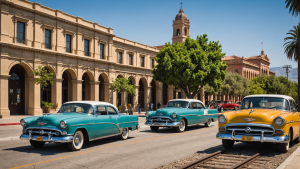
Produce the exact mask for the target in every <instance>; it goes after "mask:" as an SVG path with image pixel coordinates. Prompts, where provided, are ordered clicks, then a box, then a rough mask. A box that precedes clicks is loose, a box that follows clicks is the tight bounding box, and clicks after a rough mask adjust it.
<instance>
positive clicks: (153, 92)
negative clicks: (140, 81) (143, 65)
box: [151, 80, 156, 110]
mask: <svg viewBox="0 0 300 169" xmlns="http://www.w3.org/2000/svg"><path fill="white" fill-rule="evenodd" d="M151 103H153V110H156V84H155V81H154V80H152V81H151Z"/></svg>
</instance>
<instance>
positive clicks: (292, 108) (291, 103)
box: [289, 100, 294, 111]
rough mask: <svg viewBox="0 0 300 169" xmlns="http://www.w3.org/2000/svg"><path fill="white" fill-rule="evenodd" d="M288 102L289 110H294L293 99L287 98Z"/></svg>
mask: <svg viewBox="0 0 300 169" xmlns="http://www.w3.org/2000/svg"><path fill="white" fill-rule="evenodd" d="M289 102H290V111H293V110H294V105H293V100H289Z"/></svg>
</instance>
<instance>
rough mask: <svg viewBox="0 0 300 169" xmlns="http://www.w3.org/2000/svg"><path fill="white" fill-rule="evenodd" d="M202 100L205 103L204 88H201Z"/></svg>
mask: <svg viewBox="0 0 300 169" xmlns="http://www.w3.org/2000/svg"><path fill="white" fill-rule="evenodd" d="M199 99H200V101H201V102H202V103H203V104H204V105H205V93H204V89H201V91H200V98H199Z"/></svg>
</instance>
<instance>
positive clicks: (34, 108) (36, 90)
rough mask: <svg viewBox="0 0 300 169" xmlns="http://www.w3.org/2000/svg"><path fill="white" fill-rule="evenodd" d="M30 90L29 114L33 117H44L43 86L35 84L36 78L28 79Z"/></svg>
mask: <svg viewBox="0 0 300 169" xmlns="http://www.w3.org/2000/svg"><path fill="white" fill-rule="evenodd" d="M28 88H29V91H28V93H29V108H28V114H29V115H33V116H41V115H43V110H42V109H41V85H36V84H35V83H34V78H28Z"/></svg>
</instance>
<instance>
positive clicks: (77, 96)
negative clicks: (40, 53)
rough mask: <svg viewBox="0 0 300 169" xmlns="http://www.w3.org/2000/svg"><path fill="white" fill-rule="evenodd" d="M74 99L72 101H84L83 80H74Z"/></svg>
mask: <svg viewBox="0 0 300 169" xmlns="http://www.w3.org/2000/svg"><path fill="white" fill-rule="evenodd" d="M72 86H73V87H72V89H73V91H72V92H73V98H72V101H81V100H82V80H72Z"/></svg>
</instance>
